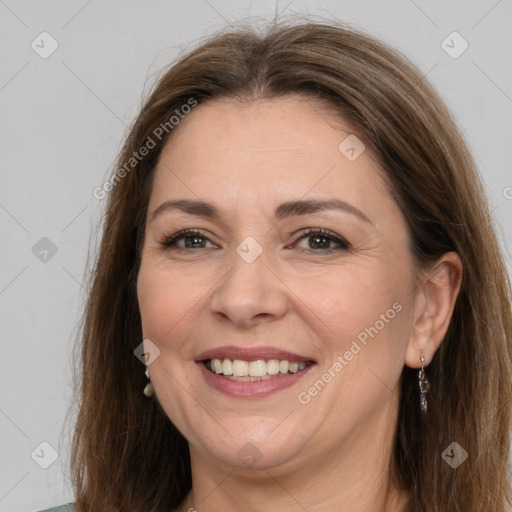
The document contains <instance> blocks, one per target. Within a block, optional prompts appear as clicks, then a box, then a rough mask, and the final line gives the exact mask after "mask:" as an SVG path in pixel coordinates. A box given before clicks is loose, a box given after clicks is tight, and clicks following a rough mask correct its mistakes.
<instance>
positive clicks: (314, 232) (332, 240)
mask: <svg viewBox="0 0 512 512" xmlns="http://www.w3.org/2000/svg"><path fill="white" fill-rule="evenodd" d="M298 240H299V241H300V240H307V247H301V248H302V249H306V250H308V251H313V252H334V251H341V250H348V249H350V244H349V243H348V242H346V241H345V240H343V238H341V237H339V236H337V235H336V234H334V233H332V232H331V231H327V230H324V229H311V230H308V231H306V232H305V233H304V234H303V235H302V236H301V237H300V238H299V239H298ZM333 244H335V245H337V246H338V247H337V248H335V247H332V245H333ZM295 246H299V245H298V243H297V242H296V243H295ZM299 247H300V246H299Z"/></svg>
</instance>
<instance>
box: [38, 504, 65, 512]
mask: <svg viewBox="0 0 512 512" xmlns="http://www.w3.org/2000/svg"><path fill="white" fill-rule="evenodd" d="M39 512H73V503H68V504H67V505H61V506H60V507H53V508H47V509H45V510H40V511H39Z"/></svg>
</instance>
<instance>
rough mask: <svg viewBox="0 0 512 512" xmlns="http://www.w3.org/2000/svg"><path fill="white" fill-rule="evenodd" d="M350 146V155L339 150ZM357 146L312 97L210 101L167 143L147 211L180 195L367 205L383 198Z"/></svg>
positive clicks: (374, 167)
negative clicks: (341, 201) (317, 198)
mask: <svg viewBox="0 0 512 512" xmlns="http://www.w3.org/2000/svg"><path fill="white" fill-rule="evenodd" d="M347 140H348V142H347V143H345V141H347ZM340 144H341V145H340ZM347 144H348V146H347ZM357 144H359V145H357ZM350 146H353V147H354V149H355V153H354V151H353V152H352V153H347V152H346V150H347V147H348V149H351V147H350ZM362 148H363V144H362V142H361V141H360V137H357V136H356V135H355V134H354V133H353V130H352V129H351V127H350V126H349V125H348V124H347V123H346V122H345V121H344V120H343V119H342V118H341V117H340V116H339V115H338V114H337V113H336V112H334V111H333V109H332V107H331V106H329V105H327V104H325V103H323V102H321V101H319V100H316V99H312V98H307V97H301V96H288V97H283V98H276V99H270V100H268V99H265V100H258V101H255V102H240V101H236V100H233V99H226V100H214V101H211V102H208V103H205V104H202V105H199V106H197V107H196V108H195V109H194V110H193V111H192V112H191V113H190V114H189V115H188V116H187V117H186V118H185V120H184V121H182V122H181V123H180V125H179V127H178V129H177V130H176V131H175V132H173V134H172V137H170V138H169V140H168V141H167V143H166V145H165V147H164V149H163V151H162V154H161V155H160V159H159V162H158V165H157V169H156V174H155V182H154V187H153V194H152V198H151V201H150V203H151V205H150V209H151V206H153V207H156V206H158V205H157V204H155V203H160V202H162V201H166V200H169V199H171V198H174V197H176V198H177V197H180V198H181V197H184V196H185V197H188V198H197V197H201V198H215V199H216V200H218V201H221V202H222V201H226V202H229V201H230V200H233V199H236V201H237V202H240V201H246V202H247V204H250V203H251V202H254V201H258V202H260V203H261V201H266V200H269V201H279V200H287V199H289V198H290V196H294V198H297V197H303V196H306V195H308V194H313V195H315V196H319V195H320V196H322V195H323V196H327V195H328V196H329V197H332V196H333V195H334V196H337V197H339V198H340V199H347V200H348V199H350V200H351V201H353V202H357V203H359V204H360V205H364V204H365V203H368V205H367V207H369V208H370V209H371V203H372V200H373V201H375V200H377V199H378V198H381V197H382V198H384V197H385V196H386V195H387V196H388V197H387V198H388V199H390V197H389V193H388V190H387V186H386V184H385V180H384V178H383V174H382V171H381V170H380V169H379V166H378V163H377V162H376V160H375V159H374V157H373V156H372V155H371V153H370V151H369V149H368V148H366V149H364V151H362ZM361 151H362V152H361ZM359 152H361V154H360V155H359V156H357V154H358V153H359ZM354 154H355V155H356V156H357V158H355V159H353V158H352V157H353V156H354ZM348 157H350V158H348ZM341 196H342V197H341Z"/></svg>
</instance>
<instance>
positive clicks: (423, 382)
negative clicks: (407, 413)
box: [418, 350, 430, 414]
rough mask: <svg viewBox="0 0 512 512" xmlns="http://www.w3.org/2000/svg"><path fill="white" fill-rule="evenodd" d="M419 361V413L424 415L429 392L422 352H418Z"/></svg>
mask: <svg viewBox="0 0 512 512" xmlns="http://www.w3.org/2000/svg"><path fill="white" fill-rule="evenodd" d="M420 359H421V370H420V371H419V372H418V384H419V387H420V407H421V412H423V414H425V413H426V412H427V393H428V392H429V390H430V382H429V381H428V379H427V377H426V375H425V357H424V356H423V352H422V351H421V350H420Z"/></svg>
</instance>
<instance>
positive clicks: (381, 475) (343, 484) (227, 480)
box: [179, 402, 408, 512]
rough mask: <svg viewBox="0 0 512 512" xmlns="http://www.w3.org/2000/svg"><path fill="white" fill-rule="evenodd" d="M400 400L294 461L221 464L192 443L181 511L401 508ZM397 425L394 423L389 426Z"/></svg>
mask: <svg viewBox="0 0 512 512" xmlns="http://www.w3.org/2000/svg"><path fill="white" fill-rule="evenodd" d="M396 411H397V403H396V402H394V403H390V404H386V406H385V407H383V409H382V411H381V412H380V413H378V415H377V417H376V416H372V418H371V420H370V421H368V422H367V423H366V424H365V425H358V426H357V428H355V429H354V431H353V432H352V433H351V435H350V436H348V437H347V438H346V439H345V441H344V442H343V444H342V446H339V447H337V449H336V450H333V448H332V445H329V444H328V442H327V443H326V444H325V446H324V450H325V451H320V452H318V451H317V452H315V454H314V456H311V458H309V459H304V462H301V463H300V464H298V465H296V466H294V467H292V466H290V467H286V468H284V467H275V468H267V469H261V470H256V469H254V468H253V469H252V470H251V473H250V474H249V473H248V472H244V471H240V470H239V469H236V468H229V467H223V466H220V465H218V464H216V463H214V462H212V461H211V460H210V459H209V458H207V457H204V456H203V455H202V454H201V453H200V452H198V451H196V450H194V449H193V448H192V447H191V469H192V482H193V486H192V489H191V491H190V493H189V494H188V495H187V497H186V499H185V500H184V503H183V504H182V505H181V507H180V508H179V512H194V511H197V512H213V511H218V510H223V511H225V512H240V511H247V512H268V510H269V507H270V508H271V510H275V511H283V512H284V511H287V512H288V511H289V512H292V511H305V510H307V511H308V512H317V511H318V512H320V511H322V512H324V511H325V510H337V511H340V512H402V511H405V510H406V508H405V507H406V506H407V502H408V493H407V492H406V491H405V490H403V489H399V488H398V487H397V485H396V484H395V483H393V479H392V478H391V477H390V461H391V459H392V455H393V447H394V439H395V428H394V426H395V425H396ZM390 425H393V428H390Z"/></svg>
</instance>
